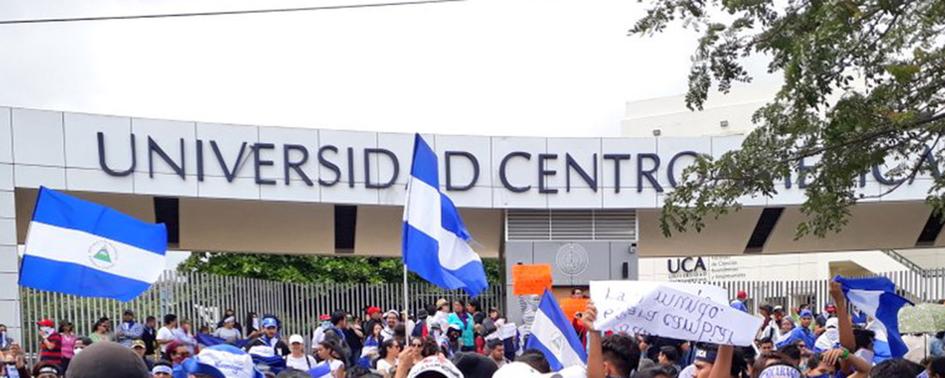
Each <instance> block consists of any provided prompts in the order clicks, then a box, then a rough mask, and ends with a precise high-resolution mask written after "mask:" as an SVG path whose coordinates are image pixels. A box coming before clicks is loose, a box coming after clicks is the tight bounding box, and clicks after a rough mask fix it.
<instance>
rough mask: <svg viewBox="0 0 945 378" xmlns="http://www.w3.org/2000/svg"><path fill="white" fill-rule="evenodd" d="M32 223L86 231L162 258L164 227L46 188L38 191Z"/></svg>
mask: <svg viewBox="0 0 945 378" xmlns="http://www.w3.org/2000/svg"><path fill="white" fill-rule="evenodd" d="M33 221H34V222H41V223H45V224H48V225H52V226H58V227H62V228H69V229H73V230H78V231H84V232H88V233H90V234H95V235H98V236H101V237H102V238H105V239H109V240H115V241H118V242H121V243H124V244H128V245H131V246H135V247H138V248H140V249H143V250H147V251H151V252H154V253H156V254H159V255H164V251H166V250H167V229H165V227H164V224H151V223H145V222H142V221H140V220H138V219H136V218H133V217H131V216H128V215H125V214H122V213H120V212H118V211H116V210H113V209H110V208H108V207H105V206H102V205H99V204H96V203H92V202H88V201H85V200H81V199H78V198H75V197H72V196H70V195H67V194H64V193H59V192H57V191H55V190H51V189H48V188H45V187H40V188H39V196H38V198H37V200H36V208H35V209H34V210H33Z"/></svg>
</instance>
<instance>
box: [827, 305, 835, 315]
mask: <svg viewBox="0 0 945 378" xmlns="http://www.w3.org/2000/svg"><path fill="white" fill-rule="evenodd" d="M824 310H826V311H827V312H829V313H831V314H832V313H834V312H837V306H834V305H832V304H829V305H826V306H824Z"/></svg>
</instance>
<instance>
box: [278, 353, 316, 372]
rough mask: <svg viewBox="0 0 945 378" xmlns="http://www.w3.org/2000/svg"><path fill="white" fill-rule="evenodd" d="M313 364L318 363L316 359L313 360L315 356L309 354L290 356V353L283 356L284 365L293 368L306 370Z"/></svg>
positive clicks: (313, 365)
mask: <svg viewBox="0 0 945 378" xmlns="http://www.w3.org/2000/svg"><path fill="white" fill-rule="evenodd" d="M306 360H308V361H306ZM315 365H318V361H316V360H315V357H312V356H309V355H303V356H302V357H298V358H296V357H292V355H291V354H290V355H288V356H286V357H285V366H287V367H290V368H293V369H299V370H301V371H308V370H309V369H311V368H313V367H315Z"/></svg>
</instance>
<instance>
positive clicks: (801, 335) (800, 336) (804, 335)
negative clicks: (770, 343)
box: [776, 326, 816, 350]
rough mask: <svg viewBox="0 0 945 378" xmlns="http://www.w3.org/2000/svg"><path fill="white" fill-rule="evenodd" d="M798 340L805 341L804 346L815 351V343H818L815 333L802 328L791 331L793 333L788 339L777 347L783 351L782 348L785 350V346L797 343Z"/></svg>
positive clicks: (798, 327)
mask: <svg viewBox="0 0 945 378" xmlns="http://www.w3.org/2000/svg"><path fill="white" fill-rule="evenodd" d="M797 340H803V341H804V345H805V346H806V347H807V348H808V349H810V350H814V343H815V341H816V340H815V339H814V332H812V331H811V330H810V329H808V328H805V327H801V326H797V327H794V329H792V330H791V333H789V334H788V337H787V338H785V339H784V340H781V342H779V343H777V345H776V347H777V348H778V349H781V348H784V347H785V346H788V345H791V344H794V343H796V342H797Z"/></svg>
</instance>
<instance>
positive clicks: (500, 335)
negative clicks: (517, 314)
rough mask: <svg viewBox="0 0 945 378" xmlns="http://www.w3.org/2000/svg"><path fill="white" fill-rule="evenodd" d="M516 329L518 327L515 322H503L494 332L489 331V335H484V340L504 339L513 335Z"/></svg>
mask: <svg viewBox="0 0 945 378" xmlns="http://www.w3.org/2000/svg"><path fill="white" fill-rule="evenodd" d="M516 331H518V327H516V326H515V323H506V324H503V325H502V326H501V327H499V329H497V330H496V331H495V332H493V333H490V334H489V336H486V340H493V339H496V340H505V339H511V338H513V337H515V333H516Z"/></svg>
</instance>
